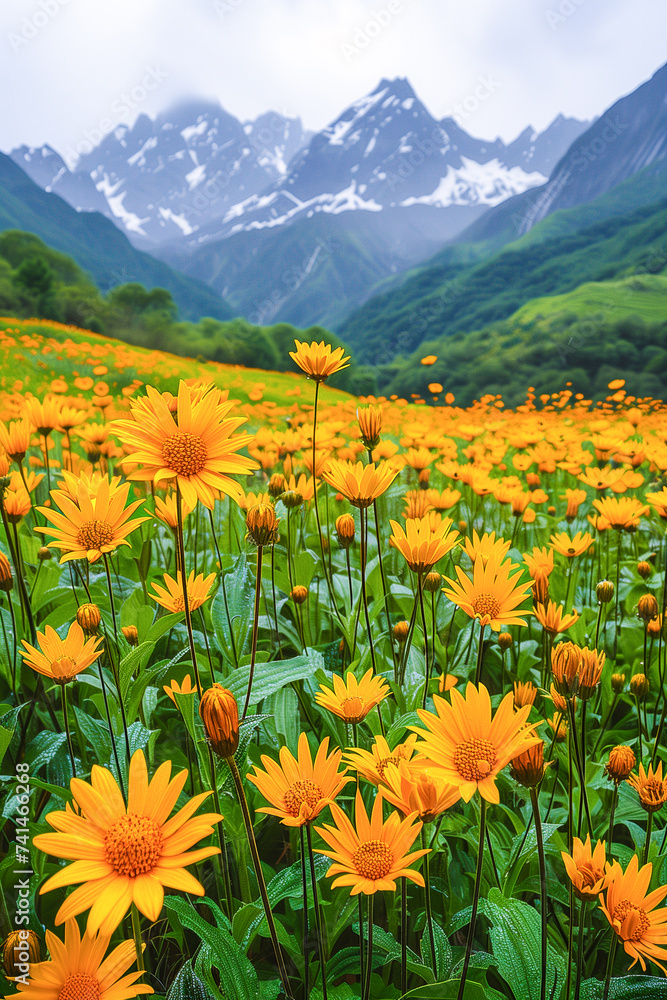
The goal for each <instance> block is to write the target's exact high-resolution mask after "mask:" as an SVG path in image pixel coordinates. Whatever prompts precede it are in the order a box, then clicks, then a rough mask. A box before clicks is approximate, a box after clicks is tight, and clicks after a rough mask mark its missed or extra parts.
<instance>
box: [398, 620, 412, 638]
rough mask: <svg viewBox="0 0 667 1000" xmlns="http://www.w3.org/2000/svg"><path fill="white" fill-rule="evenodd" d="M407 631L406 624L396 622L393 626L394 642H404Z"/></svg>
mask: <svg viewBox="0 0 667 1000" xmlns="http://www.w3.org/2000/svg"><path fill="white" fill-rule="evenodd" d="M409 631H410V626H409V624H408V623H407V622H396V624H395V625H394V639H395V640H396V642H405V640H406V639H407V637H408V632H409Z"/></svg>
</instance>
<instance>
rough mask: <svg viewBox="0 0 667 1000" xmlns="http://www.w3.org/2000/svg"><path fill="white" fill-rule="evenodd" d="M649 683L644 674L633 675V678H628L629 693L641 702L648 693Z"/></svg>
mask: <svg viewBox="0 0 667 1000" xmlns="http://www.w3.org/2000/svg"><path fill="white" fill-rule="evenodd" d="M649 687H650V685H649V682H648V677H647V676H646V674H635V675H634V677H631V678H630V691H631V692H632V694H633V695H634V696H635V698H638V699H639V701H642V700H643V699H644V698H645V697H646V695H647V694H648V692H649Z"/></svg>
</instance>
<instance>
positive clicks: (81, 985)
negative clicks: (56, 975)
mask: <svg viewBox="0 0 667 1000" xmlns="http://www.w3.org/2000/svg"><path fill="white" fill-rule="evenodd" d="M101 996H102V992H101V990H100V984H99V981H98V980H97V979H96V978H95V976H87V975H86V974H85V973H84V972H77V973H76V975H74V976H68V978H67V979H66V980H65V982H64V984H63V988H62V989H61V991H60V993H59V994H58V1000H100V997H101Z"/></svg>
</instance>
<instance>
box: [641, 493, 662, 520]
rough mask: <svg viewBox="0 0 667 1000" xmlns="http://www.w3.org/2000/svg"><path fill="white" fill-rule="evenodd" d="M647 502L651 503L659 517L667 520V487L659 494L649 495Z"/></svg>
mask: <svg viewBox="0 0 667 1000" xmlns="http://www.w3.org/2000/svg"><path fill="white" fill-rule="evenodd" d="M646 501H647V503H650V505H651V507H653V510H654V511H655V512H656V514H657V515H658V517H661V518H663V520H667V486H663V488H662V489H661V490H660V492H659V493H647V494H646Z"/></svg>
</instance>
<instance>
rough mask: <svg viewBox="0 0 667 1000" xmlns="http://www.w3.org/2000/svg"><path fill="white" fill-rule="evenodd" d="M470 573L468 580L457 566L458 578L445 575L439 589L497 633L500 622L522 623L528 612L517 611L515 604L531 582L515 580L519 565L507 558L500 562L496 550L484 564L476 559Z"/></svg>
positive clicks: (523, 595)
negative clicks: (446, 584)
mask: <svg viewBox="0 0 667 1000" xmlns="http://www.w3.org/2000/svg"><path fill="white" fill-rule="evenodd" d="M472 572H473V576H472V579H471V578H470V577H469V576H467V575H466V574H465V573H464V572H463V570H462V569H461V567H460V566H457V567H456V575H457V576H458V581H457V582H454V580H451V579H450V578H449V577H447V578H446V579H447V582H448V583H449V584H450V586H449V587H443V591H444V593H445V595H446V596H447V597H448V598H449V600H450V601H453V603H454V604H457V605H458V606H459V607H460V608H461V610H462V611H465V613H466V614H467V615H468V616H469V617H470V618H477V619H479V622H480V625H482V626H485V625H490V626H491V628H492V629H493V630H494V631H495V632H500V630H501V628H502V627H503V625H525V624H526V622H525V621H524V619H523V618H521V617H520V616H521V615H522V614H531V612H530V611H521V610H519V608H518V606H519V605H520V604H522V603H523V601H525V600H526V598H527V596H528V595H529V593H530V590H531V586H532V583H531V581H530V580H528V581H524V582H523V583H521V582H519V577H520V576H521V567H520V566H518V565H517V564H516V563H513V562H509V561H508V562H505V563H500V562H499V559H498V555H497V553H496V554H495V555H494V556H492V557H491V558H490V559H489V561H488V563H487V564H486V565H484V561H483V560H482V559H476V560H475V563H474V566H473V570H472Z"/></svg>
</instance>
